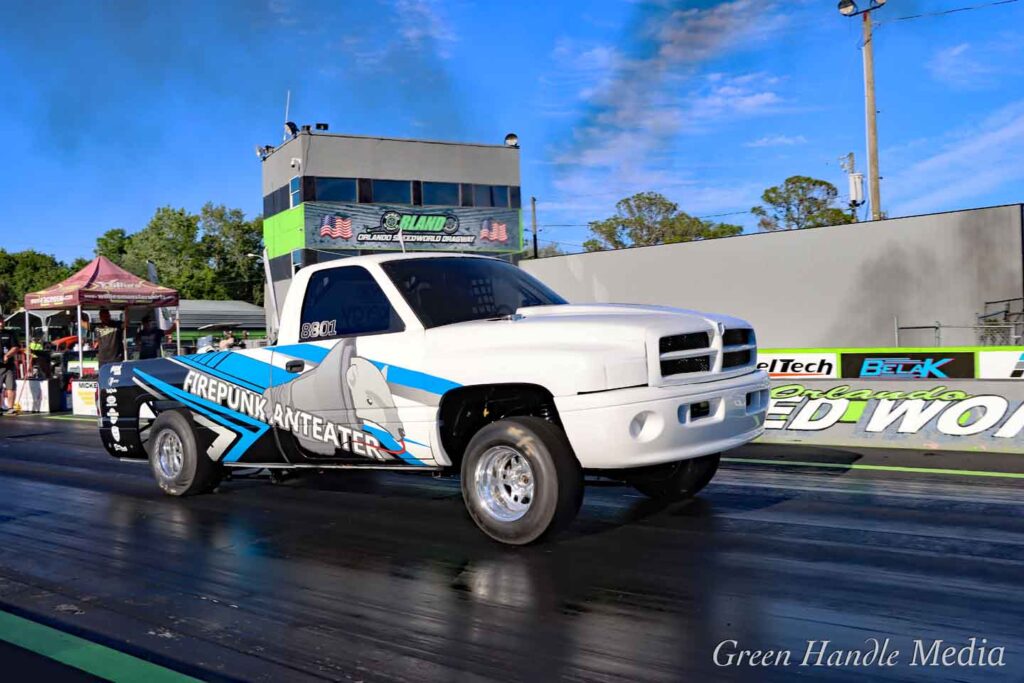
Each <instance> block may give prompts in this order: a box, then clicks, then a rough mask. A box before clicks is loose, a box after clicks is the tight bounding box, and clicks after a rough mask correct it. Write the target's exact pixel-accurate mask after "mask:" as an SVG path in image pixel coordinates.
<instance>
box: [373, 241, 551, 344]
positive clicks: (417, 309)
mask: <svg viewBox="0 0 1024 683" xmlns="http://www.w3.org/2000/svg"><path fill="white" fill-rule="evenodd" d="M381 267H382V268H383V269H384V272H385V273H387V275H388V277H390V278H391V281H392V282H394V283H395V286H396V287H398V291H400V292H401V293H402V296H403V297H404V298H405V301H406V302H407V303H408V304H409V306H410V307H411V308H412V310H413V312H414V313H416V316H417V317H418V318H419V319H420V322H421V323H423V326H424V327H427V328H430V327H439V326H441V325H451V324H452V323H461V322H466V321H467V320H485V319H487V318H499V317H502V316H506V315H512V314H513V313H515V311H516V309H517V308H522V307H524V306H550V305H553V304H564V303H566V301H565V299H563V298H562V297H560V296H558V295H557V294H555V293H554V292H552V291H551V290H550V289H548V288H547V287H546V286H544V285H543V284H542V283H541V282H540V281H539V280H537V279H535V278H533V277H532V276H530V275H527V274H526V273H525V272H523V271H522V270H520V269H519V268H517V267H515V266H513V265H511V264H509V263H505V262H504V261H494V260H491V259H480V258H460V257H452V258H428V259H427V258H425V259H403V260H401V261H387V262H385V263H382V264H381Z"/></svg>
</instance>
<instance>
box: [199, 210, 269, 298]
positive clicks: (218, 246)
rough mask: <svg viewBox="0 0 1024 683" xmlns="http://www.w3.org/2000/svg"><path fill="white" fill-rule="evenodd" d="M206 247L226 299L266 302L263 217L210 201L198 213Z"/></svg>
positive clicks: (204, 248)
mask: <svg viewBox="0 0 1024 683" xmlns="http://www.w3.org/2000/svg"><path fill="white" fill-rule="evenodd" d="M199 226H200V228H201V229H202V233H203V237H202V244H203V250H204V251H205V253H206V255H207V257H208V258H209V260H210V265H211V267H212V268H213V270H214V272H216V273H217V278H218V280H219V281H220V283H221V287H222V288H223V290H224V293H225V294H226V296H227V298H229V299H241V300H242V301H251V302H253V303H255V304H257V305H261V304H262V303H263V280H264V277H263V261H262V260H261V259H260V258H258V256H259V254H260V253H261V252H262V251H263V218H262V217H261V216H257V217H256V218H254V219H253V220H251V221H247V220H245V214H244V213H242V211H241V210H239V209H228V208H227V207H225V206H223V205H219V206H214V205H213V203H212V202H208V203H207V204H206V206H204V207H203V209H202V211H201V212H200V216H199Z"/></svg>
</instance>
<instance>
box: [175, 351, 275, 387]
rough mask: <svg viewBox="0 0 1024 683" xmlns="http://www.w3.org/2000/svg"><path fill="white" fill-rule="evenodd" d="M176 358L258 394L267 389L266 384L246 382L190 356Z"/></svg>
mask: <svg viewBox="0 0 1024 683" xmlns="http://www.w3.org/2000/svg"><path fill="white" fill-rule="evenodd" d="M174 360H176V361H179V362H181V363H184V364H185V365H188V366H189V367H193V368H195V369H196V370H199V371H200V372H204V373H206V374H208V375H213V376H214V377H219V378H221V379H223V380H224V381H226V382H231V383H232V384H237V385H238V386H240V387H245V388H246V389H249V390H250V391H255V392H256V393H257V394H262V393H263V392H264V391H266V389H267V387H266V386H261V385H258V384H253V383H251V382H246V381H245V380H244V379H239V378H238V377H233V376H231V375H226V374H224V373H223V372H220V371H218V370H214V369H213V368H210V367H206V366H204V365H200V364H199V363H198V362H196V361H195V360H193V359H192V358H191V357H190V356H176V357H175V359H174Z"/></svg>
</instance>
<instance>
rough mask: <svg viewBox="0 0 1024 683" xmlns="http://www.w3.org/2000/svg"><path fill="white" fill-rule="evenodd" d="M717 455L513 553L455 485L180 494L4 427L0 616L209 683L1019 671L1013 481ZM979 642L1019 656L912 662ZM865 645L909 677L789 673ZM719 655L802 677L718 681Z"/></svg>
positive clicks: (41, 424)
mask: <svg viewBox="0 0 1024 683" xmlns="http://www.w3.org/2000/svg"><path fill="white" fill-rule="evenodd" d="M729 456H730V461H729V462H726V463H725V464H724V465H723V468H722V469H721V470H720V471H719V474H718V476H716V478H715V480H714V481H713V482H712V483H711V485H710V486H709V487H708V488H707V489H706V490H705V492H703V493H702V494H701V495H700V496H699V497H698V498H697V499H696V500H693V501H690V502H688V503H680V504H675V505H669V506H661V505H655V504H652V503H651V502H649V501H647V500H646V499H645V498H643V497H642V496H640V495H639V494H638V493H636V492H634V491H633V490H632V489H628V488H624V487H618V486H594V487H588V489H587V494H586V498H585V501H584V506H583V509H582V510H581V512H580V515H579V518H578V519H577V521H576V522H575V523H574V524H573V525H572V526H571V527H570V529H569V530H568V532H566V533H565V534H563V535H561V536H559V537H557V538H556V539H554V540H552V541H550V542H548V543H545V544H542V545H538V546H533V547H528V548H506V547H503V546H500V545H497V544H495V543H493V542H491V541H489V540H488V539H487V538H486V537H484V536H483V534H481V533H480V532H479V531H477V529H476V528H475V527H474V526H473V524H472V523H471V522H470V520H469V518H468V516H467V514H466V513H465V510H464V508H463V506H462V501H461V498H460V495H459V488H458V482H457V481H456V480H451V479H433V478H430V477H422V476H416V475H408V474H389V473H361V472H353V473H340V474H332V475H324V476H320V477H304V478H300V479H297V480H293V481H289V482H286V483H285V484H281V485H272V484H271V483H270V482H269V481H268V480H267V479H266V478H264V477H250V478H242V479H234V480H231V481H228V482H225V483H224V484H222V486H221V487H220V489H219V491H218V492H217V493H215V494H211V495H206V496H199V497H194V498H188V499H174V498H170V497H167V496H164V495H163V494H161V493H160V492H159V490H158V489H157V487H156V485H155V484H154V483H153V481H152V479H151V477H150V475H149V471H148V466H147V465H146V464H133V463H122V462H119V461H117V460H115V459H114V458H111V457H110V456H108V455H107V454H106V453H105V452H104V451H103V450H102V448H101V447H100V445H99V440H98V437H97V435H96V429H95V424H94V422H92V421H89V422H80V421H73V420H48V419H44V418H41V417H28V418H26V417H18V418H0V501H2V503H0V611H3V612H7V613H9V614H14V615H17V617H18V618H25V619H29V620H31V621H33V622H36V623H38V624H42V625H44V626H46V627H52V628H54V629H57V630H59V631H60V632H63V633H67V634H71V635H72V636H75V637H78V638H82V639H84V640H87V641H89V642H91V643H95V644H97V645H98V646H101V647H104V648H110V649H112V650H116V651H117V652H119V653H125V654H127V655H129V656H131V657H133V658H137V659H139V660H145V661H148V662H151V663H153V664H155V665H157V666H159V667H162V668H165V669H169V670H172V671H175V672H179V673H181V674H183V675H187V676H193V677H196V678H201V679H206V680H253V681H280V680H297V681H305V680H363V681H376V680H411V679H416V680H420V681H422V680H494V679H499V680H519V681H539V680H552V679H565V680H578V681H583V680H586V681H627V680H628V681H681V680H715V681H719V680H750V681H766V680H792V679H798V680H799V679H803V680H808V681H810V680H822V679H824V678H829V679H833V680H864V678H865V676H867V677H868V678H869V679H870V680H950V681H952V680H958V681H963V680H982V679H984V680H1006V681H1019V680H1021V679H1022V678H1024V675H1022V674H1024V628H1022V625H1024V588H1022V584H1024V582H1022V579H1024V496H1021V495H1020V492H1021V484H1022V482H1021V480H1020V479H1014V478H995V477H970V476H966V477H960V476H949V475H945V476H944V475H939V474H922V473H919V472H902V471H888V470H885V471H876V470H870V469H867V470H865V469H849V468H843V467H841V466H840V467H825V468H815V467H809V466H806V465H804V464H801V463H807V462H813V461H820V462H829V463H832V464H839V465H841V464H842V463H843V462H849V463H853V462H861V463H865V462H871V463H877V462H882V461H885V459H886V458H887V457H888V456H886V455H885V454H882V455H878V454H870V453H867V454H865V453H857V452H855V451H828V450H827V449H818V450H817V451H816V450H815V449H813V448H810V447H802V448H785V447H779V446H767V445H758V446H751V447H747V448H745V449H740V450H739V451H735V452H732V453H730V454H729ZM893 457H896V456H893ZM965 457H975V456H974V455H970V454H968V455H965ZM943 458H944V459H945V461H946V462H948V461H949V458H948V457H947V456H943ZM736 460H746V461H747V462H738V461H736ZM773 461H789V462H788V464H784V465H781V464H777V463H776V464H772V463H773ZM894 462H895V461H894ZM975 468H976V469H984V468H983V467H980V466H979V467H975ZM997 469H998V468H997ZM971 637H974V638H976V639H978V641H977V642H980V639H981V638H985V639H986V641H987V643H988V644H989V645H990V646H991V647H995V646H1002V647H1003V648H1004V649H1005V650H1004V653H1003V655H1002V656H1003V660H1004V661H1005V664H1006V665H1005V666H1003V667H991V666H988V667H976V666H975V667H961V666H955V667H941V666H940V667H930V666H925V667H921V666H917V667H911V666H909V662H910V660H911V651H912V649H913V647H914V640H915V639H920V640H923V641H925V642H926V643H927V644H929V645H930V644H931V642H933V641H934V640H935V639H942V640H943V641H944V643H946V644H948V645H961V644H965V643H967V642H968V639H969V638H971ZM870 638H877V639H879V640H883V639H885V638H888V639H889V640H890V645H891V647H892V648H895V649H898V650H900V651H901V653H902V654H901V655H900V657H899V660H900V663H899V664H898V665H896V666H893V667H881V666H872V667H869V668H868V669H865V668H855V667H836V668H820V667H800V666H798V664H799V660H800V658H801V657H802V656H803V653H804V650H805V647H806V645H807V641H809V640H814V641H821V640H829V641H830V642H831V644H832V645H833V646H834V647H844V648H861V649H863V648H864V647H865V640H866V639H870ZM2 639H3V637H2V634H0V640H2ZM722 641H736V643H737V648H747V649H754V648H761V649H773V650H782V649H788V650H791V651H793V658H794V660H795V661H793V662H792V664H791V665H790V666H773V667H769V668H760V667H750V666H746V665H743V666H726V667H720V666H716V663H715V660H714V656H713V653H714V651H715V649H716V646H718V645H719V644H720V643H721V642H722ZM727 649H728V648H727ZM2 654H3V651H2V650H0V656H2Z"/></svg>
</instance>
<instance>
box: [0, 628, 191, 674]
mask: <svg viewBox="0 0 1024 683" xmlns="http://www.w3.org/2000/svg"><path fill="white" fill-rule="evenodd" d="M0 640H5V641H6V642H8V643H10V644H11V645H16V646H18V647H20V648H22V649H25V650H29V651H30V652H34V653H36V654H38V655H42V656H44V657H46V658H48V659H52V660H54V661H57V662H60V663H61V664H66V665H67V666H71V667H74V668H76V669H79V670H81V671H85V672H86V673H90V674H92V675H93V676H99V677H100V678H104V679H107V680H110V681H139V682H140V683H143V682H144V683H164V682H167V683H185V682H186V681H197V680H198V679H196V678H192V677H191V676H186V675H184V674H180V673H178V672H177V671H172V670H171V669H167V668H164V667H162V666H160V665H158V664H153V663H152V662H147V661H146V660H144V659H139V658H138V657H133V656H132V655H129V654H125V653H124V652H120V651H118V650H114V649H112V648H109V647H105V646H103V645H99V644H97V643H94V642H92V641H90V640H86V639H84V638H79V637H78V636H73V635H71V634H70V633H64V632H63V631H58V630H57V629H55V628H50V627H49V626H43V625H42V624H38V623H36V622H34V621H30V620H28V619H23V618H22V617H18V616H15V615H13V614H9V613H7V612H0Z"/></svg>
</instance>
